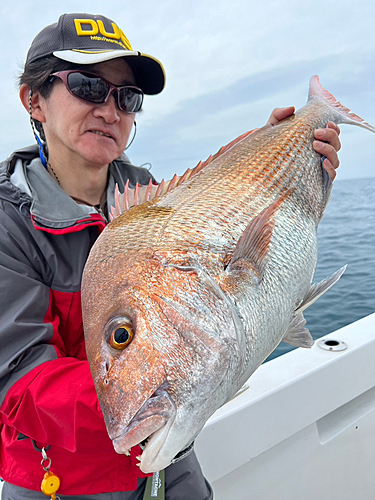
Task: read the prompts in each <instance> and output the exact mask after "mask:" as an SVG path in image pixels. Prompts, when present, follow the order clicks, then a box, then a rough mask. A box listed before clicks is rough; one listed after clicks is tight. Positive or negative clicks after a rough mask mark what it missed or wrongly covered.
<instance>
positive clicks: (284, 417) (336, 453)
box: [196, 314, 375, 500]
mask: <svg viewBox="0 0 375 500" xmlns="http://www.w3.org/2000/svg"><path fill="white" fill-rule="evenodd" d="M323 339H324V340H328V341H332V340H338V341H343V342H344V343H345V344H346V345H347V349H346V350H344V351H329V350H323V349H321V348H320V347H319V346H318V342H316V343H315V346H314V347H313V348H312V349H310V350H305V349H296V350H294V351H292V352H289V353H287V354H284V355H283V356H280V357H278V358H276V359H274V360H272V361H269V362H267V363H265V364H264V365H262V366H261V367H260V368H259V369H258V370H257V371H256V372H255V373H254V375H252V377H251V378H250V379H249V382H248V385H249V388H248V389H247V390H246V391H245V392H244V393H242V394H240V395H239V396H237V397H236V398H235V399H234V400H232V401H230V402H229V403H227V404H226V405H225V406H224V407H222V408H220V409H219V410H218V411H217V412H216V413H215V414H214V415H213V416H212V417H211V419H210V420H209V421H208V422H207V424H206V426H205V428H204V429H203V431H202V433H201V434H200V435H199V436H198V438H197V442H196V451H197V454H198V457H199V460H200V462H201V464H202V468H203V471H204V473H205V475H206V476H207V478H208V479H209V480H210V482H211V483H212V484H213V487H214V491H215V500H224V499H225V500H232V499H233V500H245V499H246V500H248V499H249V500H250V499H251V500H258V499H259V500H317V499H319V500H320V499H321V500H357V499H361V500H374V499H375V473H374V464H375V314H372V315H370V316H367V317H366V318H363V319H362V320H360V321H357V322H355V323H353V324H351V325H348V326H347V327H345V328H342V329H340V330H337V331H336V332H334V333H332V334H330V335H327V336H326V337H324V338H323Z"/></svg>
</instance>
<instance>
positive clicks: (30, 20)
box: [0, 0, 375, 180]
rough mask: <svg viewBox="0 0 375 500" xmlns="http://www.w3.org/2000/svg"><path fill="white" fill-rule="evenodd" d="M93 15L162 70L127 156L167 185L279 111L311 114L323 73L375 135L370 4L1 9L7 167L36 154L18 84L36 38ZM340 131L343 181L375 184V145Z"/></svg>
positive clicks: (18, 2)
mask: <svg viewBox="0 0 375 500" xmlns="http://www.w3.org/2000/svg"><path fill="white" fill-rule="evenodd" d="M4 4H6V5H4ZM87 9H89V13H92V14H103V15H106V16H108V17H109V18H111V19H112V20H113V21H114V22H115V23H117V24H118V25H119V26H120V28H121V29H122V30H123V31H124V33H125V34H126V35H127V37H128V38H129V40H130V42H131V44H132V46H133V48H134V49H136V50H140V51H141V52H145V53H148V54H151V55H153V56H155V57H157V58H158V59H160V60H161V61H162V62H163V64H164V66H165V70H166V73H167V85H166V88H165V90H164V91H163V93H162V94H160V95H158V96H153V97H146V100H145V104H144V112H143V113H142V115H141V116H139V117H138V119H137V124H138V133H137V137H136V140H135V142H134V143H133V145H132V146H131V147H130V148H129V150H128V154H129V156H130V158H131V160H132V161H133V163H135V164H138V165H141V164H145V163H151V164H152V172H153V174H154V176H155V177H156V178H157V179H158V180H161V178H162V177H165V178H170V177H172V175H173V174H174V173H175V172H177V173H179V174H181V173H182V172H183V171H184V170H185V169H186V168H188V167H194V166H195V165H196V163H197V162H198V161H199V160H204V159H206V158H207V157H208V156H209V155H210V154H213V153H215V152H216V151H217V150H218V149H219V148H220V147H221V146H222V145H224V144H227V143H228V142H230V141H231V140H232V139H234V138H235V137H237V136H238V135H239V134H241V133H243V132H245V131H247V130H249V129H252V128H255V127H259V126H262V125H263V124H264V123H265V122H266V121H267V119H268V117H269V115H270V113H271V111H272V109H273V108H275V107H281V106H288V105H295V106H296V107H297V108H299V107H301V106H303V105H304V104H305V102H306V99H307V92H308V85H309V79H310V77H311V76H312V75H314V74H318V75H319V77H320V81H321V83H322V85H323V86H324V87H325V88H326V89H327V90H329V91H330V92H331V93H333V95H334V96H335V97H336V98H337V99H338V100H340V101H341V102H342V103H343V104H344V105H346V106H347V107H349V108H351V109H352V110H353V111H354V112H355V113H357V114H359V115H360V116H361V117H362V118H364V119H365V120H366V121H368V122H370V123H371V124H373V125H375V106H374V104H375V99H374V90H375V2H374V1H373V0H357V1H355V2H354V1H353V0H350V1H348V0H341V1H333V0H332V1H330V0H315V1H310V0H263V1H262V2H259V0H256V1H254V0H212V1H211V0H200V1H194V0H162V1H155V0H137V2H135V1H132V2H127V1H119V0H109V1H107V2H103V1H102V0H100V1H96V0H91V1H90V2H87V1H85V2H82V1H80V0H62V1H60V2H51V1H50V0H48V1H47V0H33V1H32V2H30V1H28V0H13V1H12V2H2V6H1V7H0V14H1V22H2V29H1V31H0V38H1V47H2V50H1V58H2V64H1V66H0V72H1V79H0V82H1V109H2V119H1V132H2V133H1V136H2V140H1V143H0V154H1V158H5V157H6V156H8V154H10V152H11V151H13V150H14V149H16V148H19V147H23V146H26V145H29V144H31V143H33V136H32V133H31V129H30V125H29V122H28V116H27V114H26V112H25V111H24V109H23V107H22V106H21V104H20V102H19V99H18V92H17V89H16V83H15V80H16V77H17V75H18V74H19V73H20V69H21V68H22V65H23V62H24V60H25V56H26V53H27V50H28V48H29V45H30V43H31V41H32V39H33V38H34V36H35V35H36V34H37V33H38V32H39V31H40V30H41V29H42V28H43V27H44V26H46V25H47V24H51V23H53V22H56V21H57V19H58V17H59V15H60V14H62V13H64V12H87ZM341 129H342V134H341V139H342V144H343V147H342V150H341V152H340V159H341V167H340V170H339V177H338V178H339V179H349V178H356V177H358V178H360V177H362V178H363V177H373V176H375V168H374V160H375V135H373V134H371V132H368V131H367V130H364V129H361V128H358V127H352V126H348V125H343V126H342V127H341Z"/></svg>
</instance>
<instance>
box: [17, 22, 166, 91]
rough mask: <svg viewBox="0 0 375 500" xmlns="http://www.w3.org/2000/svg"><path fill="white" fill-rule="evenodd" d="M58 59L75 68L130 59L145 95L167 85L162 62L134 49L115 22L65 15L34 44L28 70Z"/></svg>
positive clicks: (137, 81)
mask: <svg viewBox="0 0 375 500" xmlns="http://www.w3.org/2000/svg"><path fill="white" fill-rule="evenodd" d="M50 55H54V56H55V57H58V58H59V59H63V60H64V61H68V62H71V63H75V64H96V63H100V62H103V61H109V60H111V59H115V58H118V57H129V63H130V66H131V68H132V69H133V72H134V76H135V79H136V84H137V86H139V87H140V88H141V89H142V90H143V92H144V93H145V94H151V95H152V94H158V93H159V92H161V91H162V90H163V88H164V85H165V73H164V68H163V65H162V64H161V62H160V61H158V60H157V59H155V58H154V57H152V56H150V55H148V54H141V52H138V51H135V50H133V49H132V46H131V45H130V42H129V40H128V39H127V38H126V36H125V34H124V32H123V31H122V30H121V29H120V28H119V27H118V26H117V25H116V24H115V23H114V22H113V21H112V20H111V19H108V18H107V17H104V16H99V15H93V14H63V15H62V16H60V18H59V20H58V22H57V23H54V24H51V25H50V26H47V27H46V28H44V29H43V30H42V31H41V32H40V33H39V34H38V35H37V36H36V37H35V38H34V40H33V42H32V44H31V47H30V49H29V52H28V54H27V58H26V63H25V67H26V66H27V65H28V64H30V63H32V62H34V61H36V60H38V59H41V58H43V57H46V56H50Z"/></svg>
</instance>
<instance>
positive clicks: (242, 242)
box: [227, 191, 290, 279]
mask: <svg viewBox="0 0 375 500" xmlns="http://www.w3.org/2000/svg"><path fill="white" fill-rule="evenodd" d="M289 194H290V191H288V192H287V193H285V194H284V195H283V196H281V198H279V199H278V200H277V201H275V202H274V203H272V204H271V205H270V206H269V207H267V208H266V209H265V210H263V211H262V212H261V213H260V214H259V215H257V216H256V217H254V219H252V220H251V222H250V223H249V225H248V226H247V228H246V229H245V231H244V233H243V234H242V236H241V238H240V239H239V240H238V243H237V246H236V248H235V251H234V253H233V256H232V258H231V260H230V262H229V264H228V267H227V271H229V272H231V271H235V270H240V271H244V270H246V269H248V270H251V271H252V272H255V273H256V274H257V275H258V277H259V278H260V279H261V277H262V275H263V271H264V266H265V257H266V256H267V254H268V250H269V246H270V243H271V238H272V233H273V228H274V226H275V218H274V217H275V214H276V212H277V211H278V210H279V209H280V207H281V205H282V204H283V202H284V201H285V199H286V198H287V197H288V196H289Z"/></svg>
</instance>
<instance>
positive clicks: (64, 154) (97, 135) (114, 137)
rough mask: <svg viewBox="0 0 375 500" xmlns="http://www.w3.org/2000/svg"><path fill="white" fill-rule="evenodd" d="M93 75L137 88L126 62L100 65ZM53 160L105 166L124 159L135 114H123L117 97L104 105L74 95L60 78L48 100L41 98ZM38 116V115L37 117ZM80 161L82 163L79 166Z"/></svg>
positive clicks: (109, 62) (115, 60)
mask: <svg viewBox="0 0 375 500" xmlns="http://www.w3.org/2000/svg"><path fill="white" fill-rule="evenodd" d="M90 72H93V73H95V74H98V75H99V76H102V77H103V78H105V79H106V80H108V81H109V82H111V83H113V84H114V85H126V84H130V85H135V80H134V75H133V72H132V70H131V68H130V66H129V65H128V64H127V63H126V61H125V60H124V59H113V60H111V61H106V62H103V63H99V64H96V65H95V67H94V69H92V68H90ZM39 106H40V110H39V112H41V113H42V118H43V119H42V120H41V119H39V118H37V117H35V118H36V119H39V121H42V123H43V128H44V133H45V135H46V139H47V145H48V150H49V160H50V162H51V164H52V165H53V162H56V161H64V162H65V161H75V162H76V164H77V166H78V165H79V164H80V163H81V162H84V163H85V164H86V165H87V164H90V163H91V164H92V165H93V166H95V165H96V166H98V167H100V166H104V165H108V164H109V163H110V162H112V161H113V160H115V159H116V158H118V157H119V156H121V154H122V153H123V152H124V150H125V148H126V144H127V142H128V138H129V134H130V131H131V128H132V125H133V123H134V114H131V113H125V112H124V111H121V110H120V109H119V108H118V107H117V104H116V102H115V97H114V95H113V94H111V95H110V97H109V99H108V101H107V102H106V103H103V104H93V103H90V102H86V101H83V100H81V99H78V98H77V97H74V96H72V95H71V94H70V93H69V92H68V90H67V89H66V88H65V85H64V83H63V82H62V81H61V80H60V79H59V78H57V79H56V81H55V82H54V84H53V88H52V92H51V94H50V95H49V97H48V98H47V99H44V98H42V97H39ZM33 116H34V114H33ZM77 162H78V163H77Z"/></svg>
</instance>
